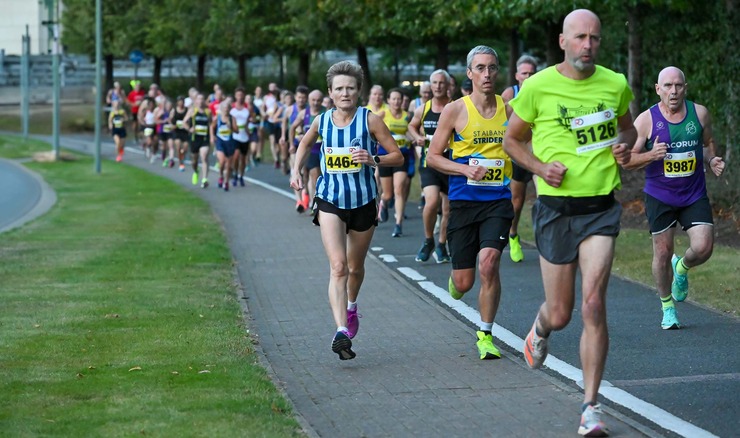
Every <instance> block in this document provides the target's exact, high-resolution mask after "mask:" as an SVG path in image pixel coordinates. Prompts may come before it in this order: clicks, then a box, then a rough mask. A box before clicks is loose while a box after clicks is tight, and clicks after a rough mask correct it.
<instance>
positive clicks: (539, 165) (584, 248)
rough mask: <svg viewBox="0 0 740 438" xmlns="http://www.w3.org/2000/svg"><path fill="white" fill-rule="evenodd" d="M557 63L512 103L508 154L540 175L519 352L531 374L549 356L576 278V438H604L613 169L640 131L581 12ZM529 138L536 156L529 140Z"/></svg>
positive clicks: (594, 22) (621, 80)
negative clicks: (537, 272) (579, 392)
mask: <svg viewBox="0 0 740 438" xmlns="http://www.w3.org/2000/svg"><path fill="white" fill-rule="evenodd" d="M559 42H560V48H561V49H562V50H563V51H564V52H565V56H564V59H563V62H561V63H559V64H557V65H554V66H552V67H549V68H547V69H545V70H543V71H541V72H539V73H537V74H536V75H533V76H532V77H530V78H529V79H527V83H526V86H524V87H522V89H521V90H520V91H519V94H518V95H517V96H516V97H515V98H514V99H513V100H512V101H511V102H510V103H509V104H510V105H511V107H512V109H513V110H514V114H512V116H511V118H510V119H509V127H508V129H507V131H506V135H505V138H504V149H505V150H506V152H507V153H508V154H509V155H510V156H511V158H512V159H513V160H515V161H516V162H517V163H518V164H519V165H520V166H522V167H524V168H525V169H528V170H529V171H531V172H533V173H534V174H535V175H537V176H538V178H537V180H536V184H537V201H536V202H535V204H534V206H533V207H532V218H533V224H534V229H535V240H536V242H537V248H538V250H539V252H540V269H541V270H542V280H543V284H544V288H545V302H544V303H543V304H542V306H541V307H540V310H539V312H538V313H537V317H536V318H535V321H534V324H532V329H531V330H530V332H529V334H528V335H527V338H526V340H525V344H524V357H525V359H526V361H527V364H528V365H529V366H530V367H531V368H539V367H540V366H542V364H543V362H544V361H545V358H546V357H547V342H548V337H549V336H550V334H551V333H552V332H553V331H556V330H561V329H563V328H565V326H566V325H568V322H570V318H571V315H572V313H573V306H574V303H575V282H576V271H577V270H578V269H579V268H580V270H581V290H582V295H583V300H582V303H581V316H582V318H583V333H582V335H581V342H580V356H581V364H582V367H583V389H584V400H583V401H584V403H583V405H582V406H581V410H582V415H581V424H580V427H579V428H578V433H579V434H581V435H585V436H605V435H607V433H608V432H607V429H606V425H605V424H604V423H603V421H602V420H601V416H602V411H601V409H600V406H599V404H598V402H597V395H598V392H599V385H600V384H601V378H602V375H603V373H604V364H605V363H606V355H607V351H608V349H609V333H608V331H607V323H606V289H607V284H608V282H609V276H610V274H611V266H612V259H613V257H614V243H615V241H616V237H617V234H619V220H620V216H621V212H622V207H621V206H620V205H619V203H618V202H616V201H615V199H614V191H615V190H617V189H619V188H620V187H621V181H620V178H619V165H622V166H624V165H625V164H626V163H627V162H629V159H630V157H631V154H630V146H631V145H632V144H633V143H634V142H635V138H636V135H637V134H636V132H635V129H634V126H632V117H631V116H630V114H629V103H630V101H631V100H632V99H633V95H632V91H631V90H630V88H629V85H628V84H627V79H626V78H625V77H624V76H623V75H621V74H618V73H615V72H613V71H611V70H609V69H607V68H604V67H602V66H597V65H596V57H597V55H598V52H599V46H600V43H601V22H600V21H599V18H598V17H597V16H596V14H594V13H593V12H591V11H589V10H585V9H579V10H575V11H573V12H571V13H570V14H568V16H567V17H566V18H565V21H564V22H563V33H561V34H560V38H559ZM530 137H531V139H532V150H530V149H529V148H528V147H527V141H528V140H529V139H530Z"/></svg>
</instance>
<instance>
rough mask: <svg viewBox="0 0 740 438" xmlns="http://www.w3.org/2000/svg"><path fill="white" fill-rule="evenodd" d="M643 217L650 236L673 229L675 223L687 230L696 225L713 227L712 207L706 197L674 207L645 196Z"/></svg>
mask: <svg viewBox="0 0 740 438" xmlns="http://www.w3.org/2000/svg"><path fill="white" fill-rule="evenodd" d="M645 215H646V216H647V220H648V225H649V226H650V232H651V233H652V234H660V233H662V232H664V231H667V230H668V229H669V228H675V227H676V223H680V224H681V227H682V228H683V229H684V231H685V230H688V229H689V228H691V227H695V226H697V225H713V224H714V220H713V218H712V206H711V205H710V204H709V198H708V197H707V195H704V196H702V197H701V198H699V199H697V200H696V201H694V202H693V203H692V204H690V205H687V206H685V207H674V206H672V205H668V204H666V203H665V202H663V201H661V200H659V199H656V198H654V197H652V196H650V195H648V194H647V193H646V194H645Z"/></svg>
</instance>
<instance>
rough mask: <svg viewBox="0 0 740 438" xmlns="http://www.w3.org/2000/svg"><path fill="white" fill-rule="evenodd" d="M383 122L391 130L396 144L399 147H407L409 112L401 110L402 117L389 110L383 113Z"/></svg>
mask: <svg viewBox="0 0 740 438" xmlns="http://www.w3.org/2000/svg"><path fill="white" fill-rule="evenodd" d="M383 123H385V126H387V127H388V130H390V131H391V135H392V136H393V139H394V140H396V146H398V148H399V149H405V148H407V147H408V143H409V142H408V140H407V139H406V131H408V130H409V121H408V113H407V112H406V111H401V117H399V118H395V117H393V114H391V111H390V110H388V111H386V112H385V114H384V115H383Z"/></svg>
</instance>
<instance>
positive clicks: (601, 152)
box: [108, 10, 724, 436]
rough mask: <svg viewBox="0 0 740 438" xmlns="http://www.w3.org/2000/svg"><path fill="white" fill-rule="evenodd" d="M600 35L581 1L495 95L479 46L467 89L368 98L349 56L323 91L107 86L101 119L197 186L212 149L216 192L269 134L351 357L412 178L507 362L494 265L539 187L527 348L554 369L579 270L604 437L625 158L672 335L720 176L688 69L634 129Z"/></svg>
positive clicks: (590, 412) (426, 250) (458, 279)
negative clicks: (375, 254) (533, 310)
mask: <svg viewBox="0 0 740 438" xmlns="http://www.w3.org/2000/svg"><path fill="white" fill-rule="evenodd" d="M600 32H601V23H600V21H599V18H598V17H597V16H596V15H595V14H593V13H592V12H591V11H588V10H576V11H573V12H572V13H570V14H569V15H568V16H567V17H566V19H565V21H564V24H563V32H562V34H561V35H560V39H559V44H560V47H561V48H562V49H563V51H564V54H565V56H564V60H563V62H561V63H559V64H557V65H554V66H551V67H548V68H546V69H544V70H542V71H541V72H537V68H538V64H539V63H538V61H537V60H536V59H534V58H532V57H530V56H522V57H521V58H520V59H519V60H518V61H517V63H516V80H517V82H516V83H515V84H513V85H512V86H511V87H509V88H506V89H505V90H503V91H502V92H501V93H500V94H499V93H497V92H496V89H495V84H496V79H497V75H498V72H499V66H500V65H501V63H500V60H499V57H498V54H497V53H496V52H495V50H493V49H492V48H490V47H487V46H477V47H475V48H473V49H472V50H471V51H470V52H469V54H468V56H467V59H466V66H467V78H466V79H465V80H464V81H462V83H461V86H460V89H459V90H458V88H457V85H456V84H457V82H456V81H455V79H454V77H452V76H451V75H450V74H449V73H448V72H447V71H445V70H436V71H434V72H433V73H432V74H431V75H430V77H429V80H428V81H426V82H424V83H423V84H422V85H421V86H420V89H419V96H418V97H416V96H411V95H409V94H408V93H407V91H406V90H404V89H401V88H392V89H390V90H388V91H386V90H384V89H383V87H381V86H379V85H373V86H372V87H370V93H369V99H368V102H366V105H365V106H362V105H361V104H360V96H361V90H362V89H363V72H362V69H361V68H360V67H359V66H358V65H357V64H355V63H353V62H349V61H343V62H340V63H337V64H335V65H333V66H332V67H331V68H330V69H329V70H328V72H327V75H326V80H327V90H326V94H325V92H324V91H322V90H312V91H311V90H309V89H308V88H306V87H305V86H299V87H297V88H296V90H295V92H289V91H280V90H278V88H277V86H276V85H275V84H270V85H269V87H268V89H267V93H265V94H263V93H262V89H261V88H260V87H257V88H256V89H255V90H254V91H253V93H252V94H247V93H246V92H245V90H244V89H242V88H237V89H235V90H233V91H232V92H231V93H224V92H223V90H221V89H220V88H219V87H218V86H215V87H214V89H213V92H212V93H209V94H205V93H202V92H199V91H198V90H195V89H191V90H190V93H189V94H188V96H181V97H177V98H176V99H170V98H168V97H167V96H165V95H164V94H163V93H162V91H161V90H160V89H159V88H158V87H157V86H156V85H151V86H150V87H149V90H148V91H144V90H143V89H142V87H141V85H140V83H138V82H134V83H133V90H132V91H131V92H130V93H129V94H128V95H124V93H123V92H122V91H121V89H120V86H117V87H116V88H115V89H114V90H111V92H110V93H109V95H108V100H109V103H110V104H111V107H112V111H111V114H110V122H109V125H110V126H109V127H110V129H111V132H112V134H113V136H114V137H115V139H116V145H117V146H118V158H117V160H119V161H120V160H121V159H122V157H123V150H124V149H123V146H124V143H125V137H126V123H127V118H128V116H127V114H128V112H127V111H124V109H123V105H124V104H125V105H128V106H129V107H130V114H131V118H132V119H131V120H130V123H131V127H132V129H133V132H135V133H136V138H137V139H138V141H140V144H141V146H142V147H143V148H144V150H145V151H146V153H147V156H148V157H149V158H150V160H151V162H152V163H154V162H160V161H161V163H162V165H163V166H169V167H174V166H178V168H179V170H180V171H185V169H186V166H187V163H186V161H185V157H186V154H187V153H188V152H189V153H190V167H191V168H192V172H193V174H192V183H193V184H194V185H197V184H198V183H200V185H201V186H202V187H203V188H206V187H208V184H209V181H208V166H209V159H210V157H211V154H212V152H215V156H216V158H217V165H218V186H219V188H223V190H225V191H228V190H229V187H230V184H231V186H232V187H233V186H237V185H239V186H244V175H245V172H246V170H247V169H249V168H250V167H251V166H256V165H258V164H259V163H260V162H262V161H263V159H262V156H261V152H262V150H263V145H264V146H265V148H266V145H267V144H269V148H270V149H269V150H270V151H271V156H272V157H273V162H272V163H270V164H271V165H273V166H274V167H275V169H276V170H279V171H282V172H284V173H285V174H286V175H289V180H290V185H291V187H292V188H293V190H294V191H295V199H296V207H295V209H296V211H297V212H298V213H303V212H304V211H310V212H311V214H312V215H313V222H314V224H316V225H318V226H320V232H321V238H322V242H323V245H324V249H325V251H326V254H327V257H328V259H329V263H330V278H329V288H328V289H329V302H330V306H331V309H332V315H333V318H334V321H335V324H336V326H337V329H336V332H335V333H334V334H333V337H332V342H331V349H332V351H333V352H334V353H336V354H338V356H339V358H340V359H342V360H347V359H353V358H354V357H355V356H356V354H355V352H354V351H353V350H352V339H354V338H355V336H356V335H357V333H358V330H359V314H358V307H357V306H358V305H357V301H358V296H359V292H360V289H361V286H362V282H363V280H364V272H365V271H364V263H365V258H366V255H367V252H368V248H369V246H370V242H371V239H372V236H373V233H374V230H375V227H376V226H377V225H378V223H379V222H386V221H389V220H391V219H392V220H393V221H394V224H393V231H392V236H393V237H401V236H403V227H404V218H405V216H406V213H405V208H406V205H407V201H408V198H409V194H410V187H411V183H412V180H413V178H415V177H416V178H419V180H420V186H421V188H422V199H421V200H420V201H421V202H420V208H421V209H422V218H423V221H422V222H423V224H422V229H423V234H424V240H423V241H422V242H420V243H421V247H420V248H419V250H418V253H417V255H416V260H417V261H418V262H426V261H428V260H429V259H430V257H433V258H434V260H435V261H436V262H437V263H451V274H450V277H449V282H448V290H449V294H450V296H451V297H452V298H454V299H457V300H459V299H461V298H462V297H463V295H464V294H465V293H467V292H468V291H470V290H471V289H472V288H473V285H474V284H475V281H476V277H477V278H478V280H479V286H480V290H479V293H478V304H479V312H480V323H479V329H478V330H477V331H476V346H477V349H478V352H479V357H480V359H497V358H499V357H501V353H500V351H499V350H498V348H497V347H496V346H495V345H494V343H493V336H492V334H491V332H492V327H493V324H494V319H495V316H496V313H497V310H498V306H499V301H500V297H501V293H502V291H501V280H500V274H499V267H500V263H501V257H502V255H503V254H504V248H505V247H506V246H507V245H508V246H509V247H510V251H509V256H510V257H511V260H512V261H514V262H522V261H523V260H524V254H523V251H522V248H521V244H520V242H519V236H518V229H517V228H518V223H519V216H520V214H521V212H522V206H523V204H524V198H525V194H526V190H527V184H528V183H529V182H534V185H535V191H536V194H537V200H536V202H535V203H534V206H533V208H532V216H533V225H534V231H535V241H536V244H537V249H538V251H539V253H540V259H539V263H540V267H541V271H542V278H543V284H544V289H545V291H544V292H545V294H544V295H545V300H544V302H543V303H542V306H541V307H540V309H539V311H538V314H537V315H536V317H535V318H534V322H533V324H532V328H531V330H530V332H529V334H528V335H527V337H526V340H525V345H524V348H523V352H524V357H525V360H526V362H527V364H528V365H529V366H530V367H532V368H539V367H540V366H542V364H543V363H544V361H545V359H546V357H547V353H548V339H549V336H550V335H551V334H552V333H553V332H555V331H557V330H561V329H563V328H564V327H565V326H566V325H567V324H568V323H569V322H570V319H571V315H572V313H573V308H574V306H575V286H576V271H577V270H580V273H581V290H582V295H583V299H582V303H581V312H580V313H581V315H582V318H583V326H584V327H583V332H582V337H581V343H580V354H581V362H582V368H583V382H584V404H583V406H582V417H581V424H580V427H579V433H580V434H582V435H586V436H605V435H606V433H607V429H606V426H605V425H604V423H603V421H602V420H601V410H600V408H599V404H598V402H597V394H598V390H599V385H600V382H601V378H602V375H603V372H604V366H605V362H606V356H607V351H608V345H609V337H608V331H607V324H606V290H607V284H608V281H609V277H610V273H611V265H612V260H613V256H614V246H615V241H616V237H617V235H618V233H619V230H620V217H621V206H620V204H619V203H618V202H616V200H615V197H614V192H615V190H618V189H619V188H620V186H621V181H620V170H619V168H620V166H621V167H622V168H624V169H642V168H644V169H645V173H646V182H645V193H646V195H645V196H646V198H645V205H646V213H647V217H648V222H649V226H650V232H651V233H652V236H653V247H654V258H653V274H654V277H655V280H656V283H657V288H658V291H659V296H660V300H661V307H662V310H663V317H662V320H661V324H660V325H661V328H663V329H665V330H670V329H678V328H680V323H679V321H678V316H677V312H676V308H675V304H674V302H676V301H683V300H685V299H686V296H687V294H688V291H689V286H688V271H689V269H690V268H692V267H695V266H698V265H700V264H702V263H704V262H706V261H707V260H708V259H709V257H710V255H711V253H712V247H713V233H712V210H711V207H710V205H709V201H708V198H707V194H706V184H705V168H706V169H709V170H710V171H711V172H713V173H714V174H715V175H717V176H719V175H721V174H722V172H723V169H724V162H723V161H722V159H721V158H720V157H718V156H716V155H715V151H714V141H713V138H712V128H711V121H710V117H709V114H708V112H707V109H706V108H705V107H703V106H701V105H699V104H696V103H694V102H691V101H689V100H687V99H686V90H687V85H686V78H685V76H684V74H683V72H682V71H681V70H679V69H678V68H676V67H667V68H665V69H664V70H662V71H661V72H660V73H659V75H658V77H657V82H656V84H655V90H656V94H657V95H658V97H659V101H658V103H656V104H655V105H653V106H652V107H650V108H649V109H648V110H646V111H645V112H644V113H642V114H640V115H639V117H637V119H636V120H635V121H634V122H633V119H632V116H631V115H630V113H629V104H630V101H631V100H632V99H633V94H632V91H631V90H630V88H629V86H628V84H627V81H626V79H625V77H624V76H623V75H622V74H619V73H615V72H613V71H611V70H609V69H607V68H604V67H601V66H598V65H596V63H595V60H596V57H597V55H598V51H599V46H600V42H601V35H600ZM263 164H267V163H263ZM268 165H269V164H268ZM705 165H706V167H705ZM391 210H392V211H393V215H391V213H390V211H391ZM677 223H680V224H681V226H682V227H683V228H684V229H685V230H686V231H687V233H688V236H689V244H690V247H689V249H688V250H687V251H686V252H685V253H684V254H683V255H676V254H674V245H673V240H674V235H675V227H676V225H677ZM435 236H436V237H435Z"/></svg>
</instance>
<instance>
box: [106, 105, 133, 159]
mask: <svg viewBox="0 0 740 438" xmlns="http://www.w3.org/2000/svg"><path fill="white" fill-rule="evenodd" d="M122 102H123V101H122V100H121V99H116V100H113V101H112V102H111V111H110V115H109V116H108V129H109V130H110V132H111V135H113V142H115V144H116V161H117V162H121V161H123V150H124V149H123V148H124V146H125V145H126V121H127V120H128V117H126V111H125V110H124V109H122V108H121V103H122Z"/></svg>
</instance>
